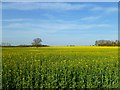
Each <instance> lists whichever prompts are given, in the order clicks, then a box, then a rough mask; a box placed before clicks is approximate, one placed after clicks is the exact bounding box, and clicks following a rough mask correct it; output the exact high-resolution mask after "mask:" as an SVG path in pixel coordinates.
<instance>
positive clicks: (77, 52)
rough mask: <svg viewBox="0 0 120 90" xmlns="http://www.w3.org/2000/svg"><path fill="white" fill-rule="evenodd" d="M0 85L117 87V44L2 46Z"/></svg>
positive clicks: (16, 86)
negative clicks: (110, 45)
mask: <svg viewBox="0 0 120 90" xmlns="http://www.w3.org/2000/svg"><path fill="white" fill-rule="evenodd" d="M2 68H3V72H2V88H4V89H5V88H9V89H11V88H17V89H18V88H118V47H95V46H93V47H92V46H91V47H82V46H81V47H41V48H22V47H21V48H2Z"/></svg>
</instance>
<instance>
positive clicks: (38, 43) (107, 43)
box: [0, 38, 120, 47]
mask: <svg viewBox="0 0 120 90" xmlns="http://www.w3.org/2000/svg"><path fill="white" fill-rule="evenodd" d="M41 42H42V40H41V38H35V39H33V42H32V43H31V45H25V44H23V45H17V46H13V45H11V44H10V43H2V44H1V45H0V46H3V47H47V46H48V45H42V43H41ZM67 46H75V45H67ZM92 46H120V41H119V40H115V41H112V40H96V41H95V45H92Z"/></svg>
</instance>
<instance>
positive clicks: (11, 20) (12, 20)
mask: <svg viewBox="0 0 120 90" xmlns="http://www.w3.org/2000/svg"><path fill="white" fill-rule="evenodd" d="M32 20H33V19H27V18H17V19H3V20H1V21H3V22H23V21H32Z"/></svg>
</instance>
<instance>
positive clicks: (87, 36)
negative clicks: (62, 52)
mask: <svg viewBox="0 0 120 90" xmlns="http://www.w3.org/2000/svg"><path fill="white" fill-rule="evenodd" d="M2 6H3V8H2V10H3V11H2V24H3V25H2V26H3V31H2V33H3V42H9V43H11V44H12V45H19V44H31V42H32V40H33V39H34V38H38V37H39V38H41V39H42V41H43V42H42V44H47V45H54V46H56V45H57V46H59V45H60V46H61V45H71V44H72V45H93V44H94V42H95V40H101V39H104V40H117V39H118V8H117V6H118V4H117V2H116V3H115V2H114V3H113V2H111V3H110V2H109V3H108V2H107V3H105V2H103V3H100V2H96V3H94V2H89V3H87V2H84V3H83V2H79V3H73V2H71V3H3V4H2Z"/></svg>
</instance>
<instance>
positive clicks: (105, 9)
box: [91, 6, 118, 13]
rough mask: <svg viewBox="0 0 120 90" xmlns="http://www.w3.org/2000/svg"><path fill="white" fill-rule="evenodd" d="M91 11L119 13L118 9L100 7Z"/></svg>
mask: <svg viewBox="0 0 120 90" xmlns="http://www.w3.org/2000/svg"><path fill="white" fill-rule="evenodd" d="M91 11H95V12H96V11H98V12H99V11H102V13H103V12H105V13H113V12H117V11H118V8H117V7H99V6H95V7H93V8H92V9H91Z"/></svg>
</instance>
